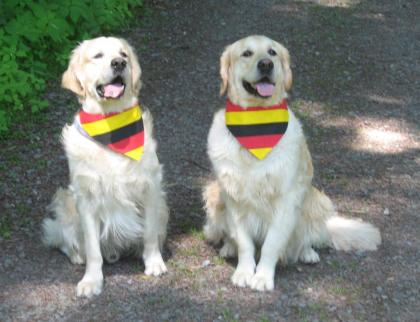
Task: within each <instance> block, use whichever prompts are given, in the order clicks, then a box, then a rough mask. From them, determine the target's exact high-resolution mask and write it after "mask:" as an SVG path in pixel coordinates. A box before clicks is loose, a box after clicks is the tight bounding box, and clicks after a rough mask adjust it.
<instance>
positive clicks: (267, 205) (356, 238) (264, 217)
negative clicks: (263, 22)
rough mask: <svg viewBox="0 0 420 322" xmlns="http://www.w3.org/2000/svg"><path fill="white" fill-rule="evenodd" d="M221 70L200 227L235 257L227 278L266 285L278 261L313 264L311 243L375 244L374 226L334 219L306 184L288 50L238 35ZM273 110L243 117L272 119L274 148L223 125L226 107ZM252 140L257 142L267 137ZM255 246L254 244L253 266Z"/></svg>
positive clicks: (307, 165) (306, 158)
mask: <svg viewBox="0 0 420 322" xmlns="http://www.w3.org/2000/svg"><path fill="white" fill-rule="evenodd" d="M220 74H221V78H222V86H221V94H223V93H224V92H225V91H226V90H227V93H228V94H227V95H228V103H227V108H228V110H226V111H225V110H221V111H219V112H217V113H216V115H215V117H214V120H213V124H212V126H211V129H210V133H209V136H208V155H209V157H210V160H211V162H212V165H213V169H214V173H215V176H216V180H215V181H212V182H210V183H209V184H208V185H207V186H206V187H205V189H204V192H203V197H204V200H205V207H206V211H207V220H206V224H205V226H204V232H205V235H206V237H207V239H208V240H209V241H211V242H213V243H218V242H220V241H222V242H223V247H222V248H221V249H220V255H221V256H224V257H233V256H237V257H238V264H237V267H236V270H235V272H234V274H233V276H232V282H233V284H235V285H237V286H241V287H244V286H249V287H251V288H252V289H255V290H260V291H263V290H272V289H273V288H274V273H275V267H276V264H277V262H278V260H279V259H280V260H281V261H282V262H283V263H293V262H296V261H297V260H300V261H302V262H304V263H316V262H318V261H319V256H318V253H317V252H316V251H315V250H314V248H313V247H321V246H333V247H334V248H335V249H338V250H345V251H347V250H351V249H360V250H376V248H377V246H378V245H379V244H380V242H381V237H380V233H379V230H378V229H377V228H375V227H374V226H372V225H370V224H368V223H364V222H361V221H358V220H353V219H345V218H342V217H338V216H337V215H336V213H335V211H334V207H333V204H332V202H331V200H330V199H329V198H328V197H327V196H326V195H325V194H324V193H322V192H320V191H318V190H317V189H316V188H314V187H313V186H312V183H311V182H312V177H313V169H312V162H311V156H310V153H309V151H308V148H307V145H306V142H305V138H304V134H303V131H302V128H301V125H300V123H299V121H298V120H297V118H296V117H295V115H294V114H293V111H292V110H290V109H288V108H287V101H286V98H287V91H288V90H289V89H290V87H291V85H292V72H291V69H290V59H289V53H288V51H287V49H286V48H285V47H283V46H282V45H281V44H279V43H278V42H276V41H273V40H271V39H269V38H267V37H264V36H250V37H247V38H244V39H241V40H239V41H237V42H235V43H233V44H231V45H230V46H228V47H226V49H225V51H224V52H223V54H222V56H221V59H220ZM232 106H233V108H232ZM277 106H280V107H277ZM271 109H274V110H275V111H276V112H275V113H280V114H275V115H281V117H280V118H282V119H280V120H274V119H275V117H273V120H271V119H269V120H263V119H261V118H259V119H260V121H258V119H255V118H258V115H257V114H255V112H251V113H248V115H250V117H248V121H247V122H250V123H251V125H252V124H253V123H255V124H257V126H256V127H255V126H254V127H253V126H249V124H245V127H248V129H251V130H252V131H254V130H255V129H256V128H258V125H261V127H260V129H259V130H258V131H262V130H263V129H264V128H265V129H268V127H267V126H266V125H267V124H264V122H265V123H273V124H274V125H275V126H277V128H276V129H277V130H278V129H280V132H281V129H283V132H284V133H282V134H278V133H277V132H276V133H277V134H276V135H274V138H275V140H274V142H277V143H274V146H271V147H269V148H268V149H256V151H253V150H252V149H250V148H249V146H246V145H244V144H245V143H243V139H244V137H241V133H242V134H243V135H247V134H246V133H245V132H246V131H245V132H240V133H239V134H235V132H234V130H233V129H232V128H231V127H230V126H229V125H231V124H232V123H229V122H235V120H236V119H235V117H234V116H232V115H231V111H232V110H233V111H234V112H235V111H236V112H237V113H236V115H238V113H243V112H246V111H248V112H249V111H254V110H255V111H263V113H264V112H266V111H269V110H271ZM252 113H254V114H255V116H254V114H252ZM266 114H267V113H266ZM273 115H274V114H273ZM277 121H278V122H280V121H281V122H283V123H282V124H280V125H282V126H283V127H281V126H280V127H278V126H279V124H277V123H276V122H277ZM228 123H229V124H228ZM260 123H262V124H260ZM237 124H239V123H237ZM255 124H254V125H255ZM273 124H269V125H270V126H271V125H273ZM276 124H277V125H276ZM240 126H242V125H239V127H240ZM233 128H235V126H233ZM237 128H238V125H237V126H236V129H237ZM243 129H244V128H242V130H241V131H243ZM271 129H273V127H271ZM269 130H270V129H269ZM277 130H276V131H277ZM252 131H251V132H252ZM258 131H257V132H258ZM251 132H249V133H251ZM261 133H262V134H264V133H263V132H258V133H256V132H255V133H253V134H258V135H260V134H261ZM267 133H269V132H267ZM267 133H265V134H267ZM273 133H274V132H273ZM251 134H252V133H251ZM269 137H270V136H268V138H269ZM245 138H246V137H245ZM279 138H280V139H279ZM278 139H279V140H278ZM241 142H242V143H241ZM248 142H251V141H248ZM254 144H257V147H261V146H265V145H264V144H267V141H266V142H264V140H262V141H261V140H260V141H257V142H256V143H255V142H254ZM258 144H260V145H258ZM258 151H260V152H258ZM267 151H268V153H267ZM258 153H262V154H258ZM256 247H260V258H259V262H258V265H257V264H256V260H255V252H256Z"/></svg>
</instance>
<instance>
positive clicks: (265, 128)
mask: <svg viewBox="0 0 420 322" xmlns="http://www.w3.org/2000/svg"><path fill="white" fill-rule="evenodd" d="M287 125H288V123H287V122H284V123H268V124H253V125H228V126H227V127H228V128H229V130H230V132H231V133H232V134H233V136H235V137H236V136H257V135H269V134H284V133H285V132H286V130H287Z"/></svg>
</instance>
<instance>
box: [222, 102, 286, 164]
mask: <svg viewBox="0 0 420 322" xmlns="http://www.w3.org/2000/svg"><path fill="white" fill-rule="evenodd" d="M225 120H226V126H227V128H228V129H229V131H230V133H231V134H232V135H233V136H234V137H235V138H236V139H237V140H238V142H239V144H241V145H242V146H243V147H244V148H245V149H247V150H248V151H249V152H250V153H251V154H252V155H254V156H255V157H256V158H257V159H259V160H262V159H264V158H265V157H266V156H267V155H268V153H270V151H271V150H272V149H273V148H274V146H275V145H276V144H277V143H278V142H279V141H280V140H281V138H282V137H283V135H284V133H286V130H287V125H288V122H289V111H288V107H287V101H286V99H283V100H282V101H281V102H280V103H279V104H277V105H273V106H255V107H249V108H242V107H241V106H239V105H235V104H233V103H232V102H231V101H230V100H227V102H226V112H225Z"/></svg>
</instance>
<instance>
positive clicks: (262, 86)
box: [255, 83, 274, 96]
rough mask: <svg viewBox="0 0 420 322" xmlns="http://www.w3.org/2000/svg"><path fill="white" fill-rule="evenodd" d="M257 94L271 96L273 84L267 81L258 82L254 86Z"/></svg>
mask: <svg viewBox="0 0 420 322" xmlns="http://www.w3.org/2000/svg"><path fill="white" fill-rule="evenodd" d="M255 87H256V88H257V92H258V94H260V95H261V96H272V95H273V92H274V85H273V84H269V83H258V84H257V85H256V86H255Z"/></svg>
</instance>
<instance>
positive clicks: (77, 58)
mask: <svg viewBox="0 0 420 322" xmlns="http://www.w3.org/2000/svg"><path fill="white" fill-rule="evenodd" d="M83 44H84V42H83V43H81V44H80V45H79V46H78V47H77V48H76V49H75V50H73V52H72V54H71V58H70V63H69V66H68V67H67V70H66V71H65V72H64V74H63V77H62V78H61V86H62V87H63V88H66V89H69V90H71V91H72V92H73V93H76V94H77V95H79V96H82V97H84V96H86V92H85V89H84V88H83V85H82V83H81V82H80V80H79V78H78V77H77V69H78V68H79V67H80V63H81V52H82V46H83Z"/></svg>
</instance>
